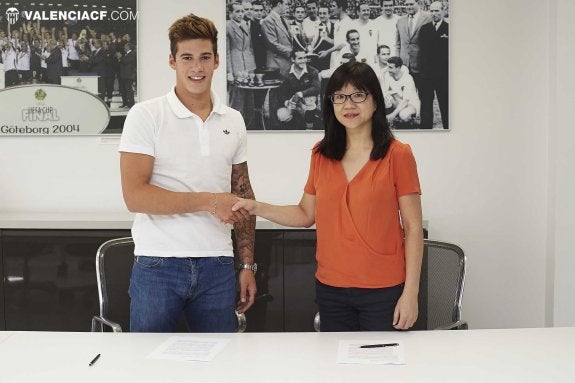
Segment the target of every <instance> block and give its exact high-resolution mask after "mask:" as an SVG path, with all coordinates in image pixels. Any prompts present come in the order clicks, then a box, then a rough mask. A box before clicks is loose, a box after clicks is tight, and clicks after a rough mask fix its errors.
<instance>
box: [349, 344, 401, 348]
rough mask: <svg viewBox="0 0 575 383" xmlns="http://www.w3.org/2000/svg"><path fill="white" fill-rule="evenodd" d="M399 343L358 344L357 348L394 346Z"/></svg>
mask: <svg viewBox="0 0 575 383" xmlns="http://www.w3.org/2000/svg"><path fill="white" fill-rule="evenodd" d="M396 346H399V343H379V344H364V345H363V346H359V348H379V347H396Z"/></svg>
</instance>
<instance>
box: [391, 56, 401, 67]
mask: <svg viewBox="0 0 575 383" xmlns="http://www.w3.org/2000/svg"><path fill="white" fill-rule="evenodd" d="M387 64H388V65H389V64H393V65H395V67H396V68H401V66H402V65H403V60H402V59H401V57H397V56H392V57H390V58H388V59H387Z"/></svg>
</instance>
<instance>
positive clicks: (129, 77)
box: [0, 0, 138, 136]
mask: <svg viewBox="0 0 575 383" xmlns="http://www.w3.org/2000/svg"><path fill="white" fill-rule="evenodd" d="M137 19H138V10H137V0H98V1H82V0H80V1H77V0H58V1H54V2H46V1H37V2H19V3H18V2H16V3H4V4H1V5H0V46H1V51H2V56H1V57H2V65H3V71H2V72H1V73H0V76H1V77H2V82H0V86H2V85H3V86H2V89H3V90H2V93H3V97H4V98H8V99H10V96H9V95H8V93H10V92H12V90H14V91H16V89H17V88H18V87H27V88H29V87H31V86H32V87H35V88H38V89H37V90H38V91H39V92H40V93H42V92H45V93H47V95H48V96H47V97H45V98H44V99H42V100H39V99H38V98H35V99H34V98H33V99H34V101H33V104H31V103H30V102H28V101H26V102H24V103H23V104H22V105H20V104H16V102H17V100H23V99H29V98H28V97H18V98H15V99H14V104H13V105H12V106H13V107H14V108H15V109H18V110H20V109H21V110H23V111H24V110H31V109H30V108H34V110H40V111H41V110H51V111H53V110H57V109H56V107H55V106H54V105H52V104H50V102H51V100H53V98H52V99H51V98H50V96H52V97H55V96H56V95H58V94H69V92H68V93H67V92H56V91H54V90H52V91H50V92H48V91H47V90H48V89H53V88H51V87H53V86H60V85H61V86H65V87H68V88H75V89H79V90H82V91H84V92H88V93H90V94H92V95H94V96H95V97H96V98H98V99H99V100H100V101H101V103H103V104H104V105H105V107H104V108H103V112H102V113H106V114H108V115H109V118H108V122H107V123H106V125H105V126H103V127H102V128H101V129H98V132H99V133H94V128H93V127H91V128H90V129H82V126H83V125H82V121H80V120H81V118H80V120H79V121H73V123H70V121H67V124H66V125H74V126H79V128H78V129H74V130H72V131H69V132H66V130H65V131H64V134H66V133H67V134H69V135H82V134H86V135H92V134H102V133H103V134H109V133H121V131H122V126H123V122H124V120H125V117H126V115H127V113H128V110H129V109H130V107H131V106H132V105H134V103H135V102H137V101H138V85H137V65H138V63H137ZM43 84H46V86H45V88H46V89H43V88H42V85H43ZM48 85H50V87H48ZM18 92H19V91H18ZM34 92H35V91H34ZM19 93H21V92H19ZM80 99H84V98H80ZM86 99H87V98H86ZM79 102H80V101H79V99H75V98H73V97H72V98H70V99H69V100H67V103H68V104H69V105H68V106H71V107H72V108H78V109H83V108H84V107H88V106H87V105H80V104H79ZM58 105H60V108H61V107H62V106H61V105H62V104H61V103H58ZM29 115H30V113H22V116H29ZM57 116H58V113H50V114H49V115H46V116H45V117H46V118H47V119H48V120H47V124H46V127H50V126H51V125H50V124H52V125H54V126H57V125H58V124H59V121H58V120H57V118H58V117H57ZM102 121H103V120H102ZM27 122H28V121H27V120H25V117H22V120H21V121H4V122H3V126H4V125H5V126H6V127H7V129H3V130H2V131H1V132H0V136H5V135H36V134H33V133H30V134H29V133H26V132H27V130H26V129H17V128H16V129H13V127H18V126H26V123H27ZM10 127H12V128H10ZM29 130H33V129H29ZM41 130H42V129H41ZM49 130H50V129H49ZM34 131H35V130H34ZM42 131H44V130H42ZM22 132H23V133H22ZM60 135H61V134H60Z"/></svg>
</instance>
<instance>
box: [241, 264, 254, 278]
mask: <svg viewBox="0 0 575 383" xmlns="http://www.w3.org/2000/svg"><path fill="white" fill-rule="evenodd" d="M242 269H248V270H251V271H253V272H254V275H256V271H258V264H257V263H252V264H247V263H240V270H242Z"/></svg>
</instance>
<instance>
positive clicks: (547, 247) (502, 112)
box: [0, 0, 575, 328]
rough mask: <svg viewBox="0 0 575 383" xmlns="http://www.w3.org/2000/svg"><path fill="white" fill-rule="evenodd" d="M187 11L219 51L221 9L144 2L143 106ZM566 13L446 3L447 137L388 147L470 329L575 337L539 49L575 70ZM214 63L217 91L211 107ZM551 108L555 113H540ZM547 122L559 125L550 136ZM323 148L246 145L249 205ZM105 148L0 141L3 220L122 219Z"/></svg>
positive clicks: (563, 181)
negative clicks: (97, 214)
mask: <svg viewBox="0 0 575 383" xmlns="http://www.w3.org/2000/svg"><path fill="white" fill-rule="evenodd" d="M550 1H551V3H550ZM555 1H559V4H560V5H559V9H560V11H559V12H557V13H558V14H559V16H558V23H557V24H558V28H559V29H560V30H561V31H562V32H563V31H564V30H565V29H568V31H567V32H563V33H564V35H563V34H561V35H559V33H557V38H556V37H555V36H556V35H555V26H554V24H555V16H554V14H555V13H554V12H555V11H554V8H553V7H554V6H555ZM550 4H551V5H552V6H551V7H550ZM191 11H193V12H195V13H197V14H199V15H202V16H205V17H208V18H211V19H213V20H216V21H217V26H218V28H219V30H220V52H224V42H225V24H224V12H225V5H224V1H223V0H218V1H211V2H199V1H193V2H192V1H186V2H184V1H181V0H164V1H161V2H156V1H151V0H140V11H139V15H140V24H139V25H140V30H139V32H140V36H139V41H138V52H139V55H140V56H139V59H140V79H139V84H138V86H139V89H140V90H141V97H142V99H148V98H151V97H155V96H158V95H161V94H164V93H165V92H166V91H167V89H168V88H169V87H170V86H171V84H172V83H173V78H174V75H173V73H172V71H171V70H170V69H169V67H168V65H167V59H168V53H169V51H168V39H167V29H168V27H169V25H170V23H171V22H172V21H173V20H174V19H175V18H177V17H179V16H181V15H183V14H185V13H188V12H191ZM562 11H569V12H571V14H572V13H573V5H572V4H571V2H570V1H569V0H549V1H547V2H546V1H537V0H528V1H524V0H507V1H504V2H503V1H497V0H483V1H455V0H452V4H451V9H450V13H451V19H452V21H453V25H452V29H451V32H450V33H451V37H450V39H451V69H452V70H451V72H452V78H451V113H452V114H451V121H450V126H451V127H452V131H451V132H402V133H398V134H397V136H398V138H399V139H400V140H402V141H404V142H408V143H410V144H411V145H412V147H413V150H414V153H415V156H416V158H417V161H418V166H419V171H420V177H421V183H422V188H423V192H424V195H423V205H424V216H425V219H427V220H428V221H429V229H430V235H431V237H432V238H434V239H439V240H446V241H451V242H454V243H457V244H459V245H460V246H462V247H463V249H464V250H465V252H466V254H467V257H468V274H467V284H466V289H465V297H464V317H465V319H467V320H468V321H469V322H470V325H471V327H473V328H503V327H539V326H544V325H546V320H547V324H553V322H552V321H553V317H554V316H556V317H557V323H558V324H570V325H575V313H574V312H573V307H571V309H570V310H564V309H563V305H567V304H568V302H569V297H570V295H571V294H572V293H573V292H575V285H573V284H572V282H571V283H568V282H567V280H568V279H567V275H566V274H568V273H569V271H570V270H573V267H572V266H573V262H574V261H573V260H572V259H569V258H568V257H567V255H568V253H569V250H571V252H573V251H574V250H575V245H574V244H573V242H572V240H570V238H572V235H570V234H571V233H570V231H571V232H572V229H573V226H572V224H571V223H570V222H571V221H572V216H573V215H574V214H573V213H575V206H574V204H573V202H572V200H571V199H570V196H571V195H573V190H574V185H573V180H572V179H573V177H572V176H571V177H569V176H570V174H571V173H572V172H571V173H569V171H568V170H569V169H568V163H573V161H572V160H573V156H574V154H573V153H574V152H575V151H574V150H573V131H572V128H571V126H572V123H571V119H570V113H569V111H570V108H572V105H573V104H572V103H570V102H569V101H571V100H572V89H573V85H574V84H573V75H572V69H570V67H569V65H567V62H565V63H563V62H561V61H562V60H557V61H558V62H559V64H558V65H557V66H558V73H559V74H562V76H561V77H560V78H558V85H557V89H556V92H557V93H556V94H555V93H554V92H555V89H552V87H551V86H552V83H553V82H550V81H549V80H550V79H551V78H552V77H553V76H552V74H551V69H555V68H554V67H553V68H552V65H553V66H554V65H555V64H554V61H553V60H549V59H548V57H549V56H550V54H552V53H553V44H549V42H550V41H552V42H554V41H556V40H557V44H563V45H565V46H566V47H570V48H564V49H559V51H561V53H560V54H558V58H560V59H563V58H565V60H566V61H569V62H570V63H573V61H574V60H573V51H572V47H573V44H572V40H570V39H572V38H573V37H572V36H573V32H574V28H573V27H572V26H570V23H569V22H570V19H569V17H567V16H566V15H563V14H561V12H562ZM569 41H570V42H569ZM567 44H570V45H567ZM567 51H570V52H569V53H567ZM224 56H225V55H224ZM564 56H565V57H564ZM224 60H225V57H222V63H221V67H220V70H219V73H218V74H217V76H216V79H215V86H216V88H217V91H218V93H219V94H220V95H221V97H225V73H224V68H225V63H224V62H223V61H224ZM558 76H559V75H558ZM565 77H566V78H565ZM553 78H554V77H553ZM554 97H557V98H558V99H560V101H561V102H560V103H558V106H557V107H555V106H553V107H550V106H549V102H550V100H552V99H553V98H554ZM561 106H562V107H561ZM558 109H559V110H558ZM553 113H556V114H557V118H556V120H557V121H556V122H557V126H551V121H552V119H551V117H550V116H551V115H552V114H553ZM320 137H321V134H319V133H267V134H266V133H258V132H254V133H250V135H249V148H250V151H249V159H248V162H249V165H250V174H251V178H252V183H253V186H254V189H255V192H256V195H257V196H258V198H260V199H262V200H266V201H270V202H276V203H292V202H296V201H298V200H299V198H300V196H301V192H302V188H303V184H304V182H305V178H306V176H307V168H308V161H309V150H310V148H311V146H312V145H313V143H314V142H315V141H317V140H318V139H320ZM569 138H571V140H569ZM549 148H551V149H554V150H556V153H550V152H549ZM115 149H116V148H115V145H114V144H113V143H102V142H101V138H99V137H70V138H54V139H52V138H14V137H12V138H2V139H1V140H0V164H1V165H0V180H1V181H0V213H3V212H61V211H78V210H79V211H85V212H90V211H105V212H117V211H123V210H124V206H123V202H122V199H121V193H120V188H119V172H118V164H117V160H118V155H117V154H116V151H115ZM564 155H566V157H565V158H567V159H568V160H565V159H564V157H563V156H564ZM555 228H557V230H555ZM570 229H571V230H570ZM571 258H572V257H571ZM555 264H557V269H558V271H557V272H555V268H554V267H555V266H554V265H555ZM569 266H571V267H570V268H569V269H568V267H569ZM546 267H549V269H546ZM554 302H556V304H555V305H554ZM571 306H572V305H571Z"/></svg>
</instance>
